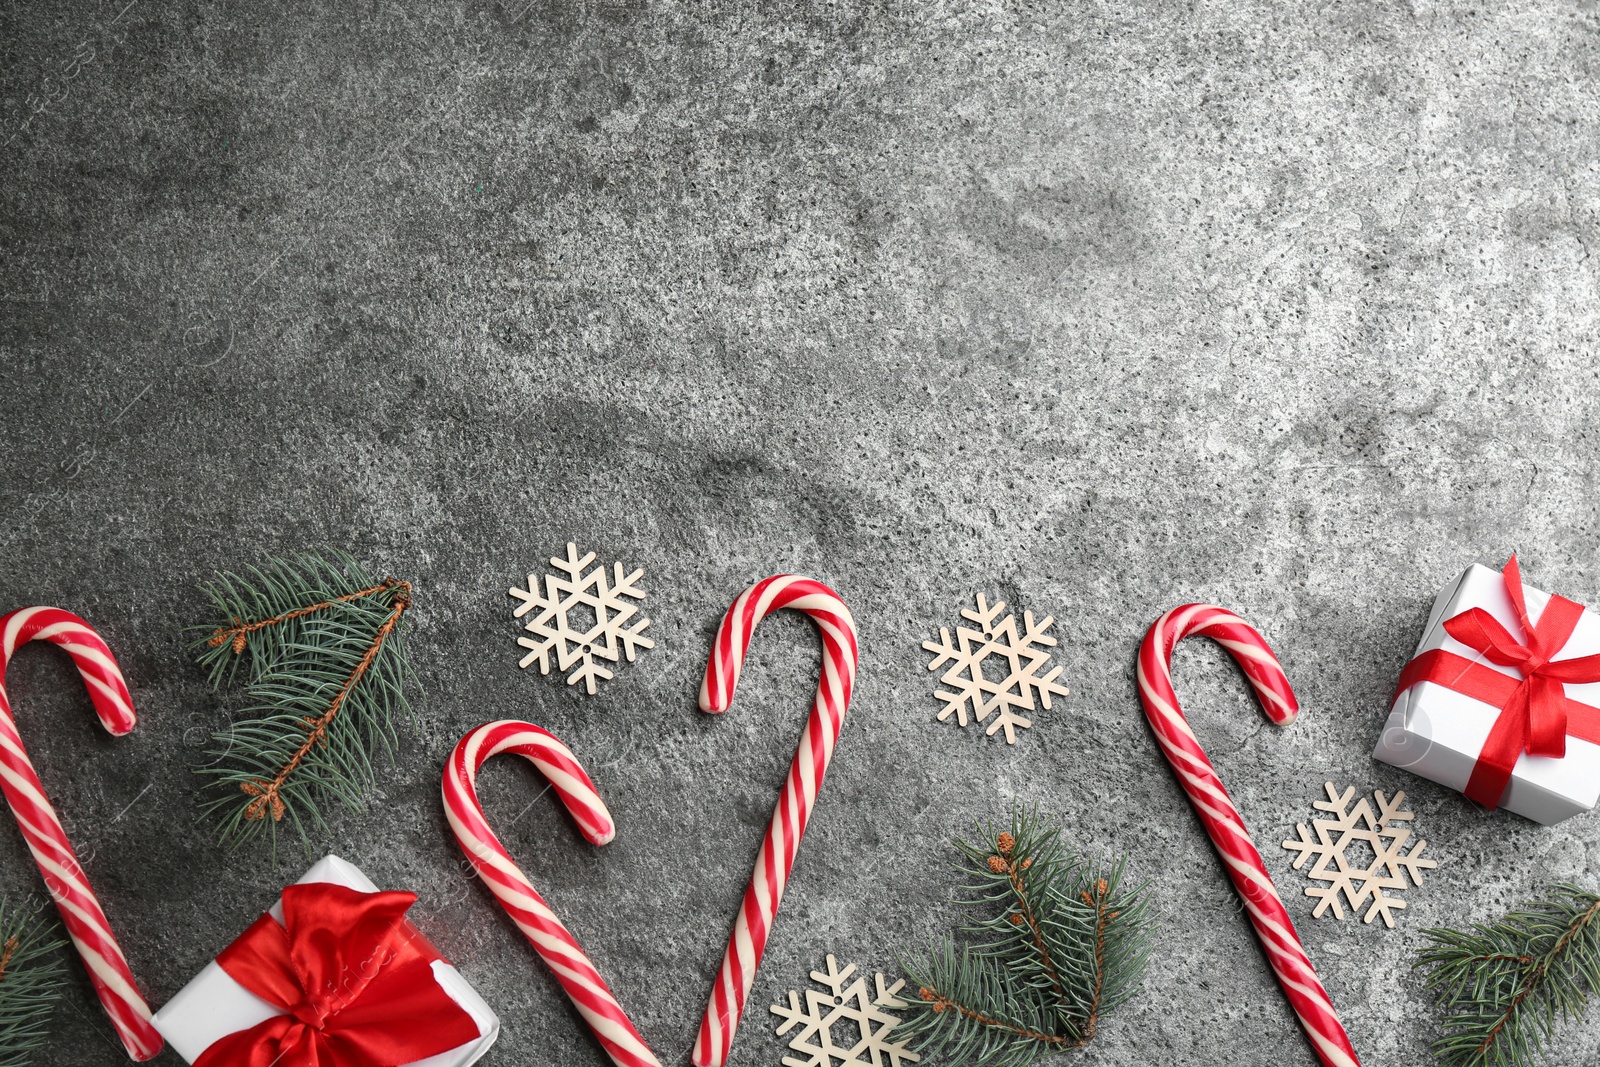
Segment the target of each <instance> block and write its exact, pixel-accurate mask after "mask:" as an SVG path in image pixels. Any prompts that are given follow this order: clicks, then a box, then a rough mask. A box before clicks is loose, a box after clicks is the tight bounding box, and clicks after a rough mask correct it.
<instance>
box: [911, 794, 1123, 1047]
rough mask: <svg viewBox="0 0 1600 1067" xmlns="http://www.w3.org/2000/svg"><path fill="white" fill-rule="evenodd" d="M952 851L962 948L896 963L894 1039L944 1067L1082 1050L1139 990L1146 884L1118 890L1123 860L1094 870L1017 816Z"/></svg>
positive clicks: (947, 943) (1043, 825) (1033, 821)
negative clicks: (901, 1017) (900, 988)
mask: <svg viewBox="0 0 1600 1067" xmlns="http://www.w3.org/2000/svg"><path fill="white" fill-rule="evenodd" d="M979 830H980V833H981V843H980V844H977V845H973V844H969V843H967V842H965V841H957V842H956V847H957V849H959V850H960V852H961V861H960V862H959V863H958V864H957V865H956V869H957V870H958V871H959V872H960V873H961V874H962V876H963V878H964V884H963V885H962V887H961V890H962V893H963V896H962V897H961V898H960V899H959V900H958V903H959V904H961V905H962V906H964V907H965V908H967V909H969V913H970V916H971V918H970V921H969V923H968V925H966V926H963V927H962V930H963V931H964V932H965V933H966V934H968V935H969V943H967V944H965V945H962V946H960V947H958V946H957V945H956V943H955V941H954V940H953V939H949V938H947V939H945V940H944V941H943V942H942V943H939V944H935V945H934V946H933V947H932V949H931V950H930V952H929V953H928V955H927V957H926V958H925V959H924V960H923V961H921V962H919V963H910V962H907V961H904V960H902V961H901V966H902V968H903V969H904V970H905V972H906V976H907V978H908V979H909V984H910V985H911V986H912V987H914V989H915V992H913V993H910V994H909V995H902V999H904V1000H905V1001H906V1002H907V1003H908V1004H909V1007H908V1008H907V1011H906V1019H905V1022H904V1023H903V1024H902V1025H901V1028H900V1029H899V1031H897V1032H904V1033H905V1034H907V1035H908V1037H910V1038H911V1040H912V1042H913V1045H914V1047H916V1048H917V1050H918V1051H919V1052H922V1053H925V1054H932V1055H935V1056H938V1057H940V1058H941V1060H942V1061H943V1062H946V1063H948V1064H950V1065H951V1067H1025V1065H1026V1064H1030V1063H1032V1062H1033V1061H1034V1060H1036V1059H1038V1058H1040V1057H1041V1056H1048V1055H1051V1054H1053V1053H1056V1052H1062V1051H1066V1050H1069V1049H1076V1048H1081V1047H1083V1046H1084V1045H1086V1044H1088V1043H1089V1042H1090V1041H1091V1040H1093V1039H1094V1036H1095V1032H1096V1029H1097V1028H1098V1026H1099V1024H1100V1020H1101V1019H1102V1018H1104V1016H1105V1015H1106V1014H1107V1013H1108V1012H1111V1011H1113V1010H1115V1009H1116V1008H1117V1007H1119V1006H1121V1005H1122V1004H1124V1003H1126V1002H1127V1000H1128V998H1130V997H1131V996H1133V994H1134V993H1135V992H1136V991H1137V990H1138V989H1139V986H1140V983H1141V982H1142V980H1143V977H1144V971H1145V967H1146V965H1147V963H1148V961H1149V951H1150V931H1151V917H1150V914H1149V907H1148V903H1147V897H1146V888H1147V887H1146V886H1145V885H1139V886H1136V887H1134V888H1132V889H1125V888H1123V885H1122V881H1123V873H1124V869H1125V866H1126V861H1125V860H1123V861H1119V862H1117V863H1116V864H1114V865H1112V866H1111V867H1109V868H1102V867H1099V866H1097V865H1095V864H1092V863H1090V862H1087V861H1085V860H1084V859H1082V858H1081V857H1079V856H1077V855H1076V854H1074V853H1072V852H1071V851H1069V850H1068V849H1067V848H1066V847H1065V846H1064V845H1063V844H1062V843H1061V841H1060V830H1059V828H1058V827H1055V826H1052V825H1050V824H1049V823H1048V822H1046V821H1045V820H1042V819H1040V818H1039V817H1038V815H1037V814H1036V813H1027V812H1022V811H1020V810H1019V811H1014V812H1013V813H1012V817H1011V828H1010V830H1009V831H1006V832H1004V833H996V832H995V830H994V828H993V826H989V827H987V828H985V827H980V828H979Z"/></svg>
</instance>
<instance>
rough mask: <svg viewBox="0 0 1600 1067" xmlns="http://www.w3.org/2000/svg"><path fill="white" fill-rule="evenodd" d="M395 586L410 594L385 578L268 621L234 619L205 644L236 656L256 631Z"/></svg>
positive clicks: (391, 580) (405, 583)
mask: <svg viewBox="0 0 1600 1067" xmlns="http://www.w3.org/2000/svg"><path fill="white" fill-rule="evenodd" d="M397 586H404V587H405V591H406V592H407V593H409V592H410V589H411V586H410V583H408V582H402V581H399V580H398V579H395V578H385V579H384V580H383V581H381V582H379V583H378V584H377V585H374V586H372V587H371V588H368V589H359V590H357V591H356V592H354V593H346V594H345V595H344V596H341V597H334V598H333V599H332V600H324V601H321V602H320V603H317V604H312V605H311V606H310V607H304V608H296V609H294V610H293V611H286V612H284V613H283V614H282V615H274V616H273V617H272V618H270V619H260V620H258V621H256V622H240V621H239V620H238V619H235V620H233V625H232V626H219V627H217V629H216V631H215V632H214V633H213V634H212V635H211V639H210V640H209V641H207V642H206V643H207V644H208V645H210V646H211V647H212V648H221V647H222V646H223V645H232V646H233V652H234V655H238V654H239V653H241V652H243V651H244V646H245V639H246V638H247V637H249V636H250V635H251V634H253V633H255V632H256V631H257V630H265V629H266V628H267V627H269V626H277V625H278V624H279V623H283V622H291V621H293V620H295V619H303V618H305V617H306V616H307V615H315V614H316V613H317V612H319V611H326V610H328V609H329V608H331V607H333V606H334V605H335V604H348V603H349V602H350V601H352V600H359V599H361V598H362V597H364V596H372V595H374V594H376V593H381V592H383V591H385V590H387V589H393V588H395V587H397Z"/></svg>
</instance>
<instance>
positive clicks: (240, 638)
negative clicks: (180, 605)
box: [192, 552, 412, 849]
mask: <svg viewBox="0 0 1600 1067" xmlns="http://www.w3.org/2000/svg"><path fill="white" fill-rule="evenodd" d="M202 588H203V589H204V591H205V592H206V593H207V594H208V595H209V596H210V598H211V601H212V603H213V604H215V605H216V607H217V610H218V611H219V613H220V614H221V620H220V621H219V622H218V623H217V624H215V625H212V626H204V627H195V628H194V631H195V632H196V633H197V634H198V636H197V638H196V640H195V641H194V643H193V646H192V647H193V648H194V649H195V650H196V652H197V659H198V661H199V663H200V665H201V666H202V667H205V668H206V669H207V671H208V672H209V673H210V677H211V683H212V685H213V686H214V687H221V686H222V685H224V684H227V683H230V682H232V681H233V680H234V679H235V678H236V677H237V676H238V675H239V673H240V672H241V671H243V674H244V680H245V681H244V684H245V697H246V707H245V709H244V711H243V712H241V714H240V716H239V717H238V718H236V719H235V721H234V722H232V723H231V724H230V725H228V726H227V727H226V728H225V729H222V730H219V731H218V732H217V733H216V734H214V735H213V738H212V739H213V742H214V746H213V748H212V749H211V751H210V753H209V755H210V756H211V757H212V758H211V762H210V763H208V764H207V765H206V766H204V767H202V768H200V770H199V773H200V774H202V775H205V776H207V777H209V778H211V779H212V780H213V782H214V784H215V786H216V790H215V794H214V796H213V797H212V799H211V800H210V801H209V802H207V803H206V804H205V806H204V809H203V810H204V812H205V814H206V815H208V816H210V817H213V818H216V819H218V820H219V833H220V836H221V837H222V838H223V840H225V841H229V842H231V843H239V842H242V841H244V840H247V839H252V838H256V837H259V836H261V835H263V834H270V835H271V837H272V840H273V843H274V847H276V842H277V833H278V827H279V824H280V823H287V824H288V825H290V826H292V827H293V828H294V830H295V832H296V833H297V834H298V835H299V836H300V838H301V840H302V841H303V842H304V843H305V844H306V846H307V848H308V849H309V848H310V845H311V839H312V836H313V834H315V833H320V832H322V831H325V830H326V829H327V823H326V821H325V820H324V815H323V811H324V809H325V808H326V807H328V806H329V805H332V804H341V805H343V806H345V807H346V808H349V809H351V810H361V809H362V808H364V807H365V804H366V796H367V794H368V792H369V791H370V790H371V789H372V788H373V786H374V785H375V784H376V781H377V771H376V769H375V766H374V761H375V758H376V757H378V756H379V755H380V754H381V755H383V756H385V757H387V758H388V759H390V760H391V761H392V759H393V756H394V749H395V745H396V743H397V736H396V729H395V721H396V719H397V718H404V719H407V720H409V718H410V713H411V705H410V702H409V700H408V699H407V696H406V693H407V690H408V688H409V686H410V685H411V682H412V675H411V669H410V666H409V664H408V661H407V659H406V654H405V643H404V639H403V637H402V630H403V629H404V625H405V622H404V613H405V610H406V608H407V607H409V605H410V589H411V587H410V585H409V584H408V583H405V582H400V581H396V580H395V579H385V580H384V581H382V582H379V581H377V580H375V579H374V578H373V577H372V576H371V575H370V574H369V573H368V572H367V571H366V570H365V569H364V568H363V567H362V566H361V565H360V564H358V563H357V562H356V561H355V560H354V559H352V558H351V557H350V556H348V555H346V554H345V553H342V552H335V553H329V554H328V555H327V556H322V555H316V554H310V553H307V554H304V555H300V556H295V557H291V558H287V559H280V558H276V557H274V558H271V559H269V560H268V561H267V562H266V564H265V565H264V566H261V567H250V568H248V569H247V572H246V575H244V576H241V575H238V574H232V573H224V574H219V575H218V576H217V579H216V581H215V582H214V583H212V584H211V585H209V586H203V587H202ZM308 609H310V610H308ZM352 679H355V681H354V684H351V682H352Z"/></svg>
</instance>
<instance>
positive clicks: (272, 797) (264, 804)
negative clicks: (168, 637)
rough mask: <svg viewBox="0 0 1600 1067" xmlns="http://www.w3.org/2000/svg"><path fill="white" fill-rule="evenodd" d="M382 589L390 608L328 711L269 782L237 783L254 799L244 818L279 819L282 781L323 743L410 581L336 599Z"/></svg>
mask: <svg viewBox="0 0 1600 1067" xmlns="http://www.w3.org/2000/svg"><path fill="white" fill-rule="evenodd" d="M386 589H393V590H395V594H394V607H393V609H392V610H391V611H390V612H389V617H388V618H386V619H384V620H383V623H382V625H380V626H379V627H378V631H377V633H375V634H374V635H373V637H372V644H370V645H368V646H367V651H366V652H365V653H364V654H363V655H362V657H361V662H359V663H357V664H356V665H355V669H354V670H352V671H351V672H350V677H348V678H346V679H345V682H344V685H342V686H340V687H339V691H338V692H337V693H335V694H334V695H333V700H332V701H331V702H330V703H329V704H328V710H327V711H325V712H323V713H322V714H321V715H319V716H318V717H317V718H315V719H306V720H305V724H306V739H305V740H304V741H303V742H301V744H300V747H299V748H297V749H295V752H294V755H293V756H290V757H289V761H288V762H287V763H285V764H284V765H283V767H282V768H281V769H280V770H279V771H278V774H277V776H276V777H275V778H273V779H272V781H270V782H269V781H267V780H266V779H264V778H256V779H253V780H251V781H248V782H242V783H240V785H239V788H240V790H241V791H243V792H244V793H246V794H247V795H249V796H252V797H254V798H255V799H254V800H252V801H251V802H250V803H249V804H247V805H246V806H245V809H244V817H245V818H246V819H250V820H256V819H264V818H266V816H267V812H268V811H271V812H272V821H273V822H282V821H283V815H284V812H285V810H286V805H285V804H284V802H283V798H282V797H281V796H280V795H279V793H280V792H281V791H282V789H283V784H284V783H285V782H287V781H288V780H289V776H290V775H291V774H293V773H294V772H295V771H296V770H297V769H299V767H300V764H301V762H302V761H304V760H305V758H306V756H308V755H310V754H311V750H312V749H313V748H315V747H316V746H317V745H319V744H322V743H324V742H325V740H326V738H327V734H328V727H329V726H331V725H332V724H333V720H334V719H335V718H336V717H337V716H338V714H339V709H340V708H342V707H343V706H344V701H345V698H346V697H347V696H349V695H350V691H351V690H352V689H354V688H355V687H356V683H358V682H360V681H361V679H362V677H363V676H364V675H365V674H366V673H367V669H368V668H369V667H371V666H372V664H373V661H374V660H376V659H377V658H378V650H379V649H381V648H382V647H383V643H384V642H385V641H386V640H388V638H389V635H390V634H391V633H393V632H394V628H395V625H396V624H397V623H399V621H400V616H402V615H404V614H405V611H406V609H407V608H409V607H410V606H411V583H410V582H404V581H400V580H399V579H397V578H385V579H384V580H383V582H382V584H380V585H375V586H373V587H372V588H371V589H366V590H363V591H362V592H360V593H351V594H350V596H348V597H340V598H339V601H345V600H349V599H351V598H353V597H357V596H367V595H371V594H373V593H377V592H381V591H383V590H386ZM339 601H333V600H329V601H325V602H324V603H323V604H321V605H315V606H313V607H312V608H305V609H302V610H301V611H300V612H299V613H298V614H301V615H304V614H310V612H311V611H313V610H320V609H321V608H324V607H327V606H329V605H331V604H335V603H338V602H339ZM296 615H297V613H296V612H288V613H286V614H284V615H280V616H278V617H277V619H276V620H267V621H268V622H272V621H278V622H282V621H284V620H286V619H288V618H291V617H294V616H296ZM251 625H252V626H256V628H258V629H259V628H260V624H255V623H252V624H251ZM223 632H224V631H221V630H219V631H218V633H219V634H221V633H223ZM211 640H212V644H213V645H214V646H220V645H221V644H222V642H221V641H218V640H217V638H216V637H215V636H213V637H212V639H211ZM233 640H234V641H235V643H236V644H237V642H238V641H240V640H242V637H236V638H234V639H233Z"/></svg>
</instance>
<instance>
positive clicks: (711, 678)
mask: <svg viewBox="0 0 1600 1067" xmlns="http://www.w3.org/2000/svg"><path fill="white" fill-rule="evenodd" d="M780 608H794V609H795V610H796V611H803V612H805V613H806V614H807V615H809V616H811V618H812V619H813V620H814V621H815V622H816V624H817V628H818V630H820V631H821V633H822V677H821V679H820V680H819V681H818V683H817V697H816V700H815V702H814V703H813V704H812V706H811V715H810V717H809V718H808V719H807V720H806V728H805V731H804V732H803V733H802V734H801V735H800V747H799V748H798V749H797V750H796V751H795V754H794V763H793V764H792V765H791V766H790V768H789V778H788V780H787V781H786V782H785V783H784V787H783V792H782V793H781V794H780V795H779V797H778V806H777V807H776V808H775V809H774V810H773V812H772V824H771V825H770V826H768V827H767V836H766V839H765V840H764V841H763V842H762V844H761V852H760V853H759V854H758V855H757V856H756V866H755V870H754V871H752V872H751V874H750V886H749V888H747V889H746V890H745V892H744V902H743V904H742V905H741V906H740V908H739V917H738V918H737V919H736V920H735V921H734V926H733V934H732V936H730V937H729V938H728V950H727V952H726V953H725V954H724V955H723V957H722V968H721V970H719V971H718V972H717V979H716V982H715V984H714V985H713V986H712V987H711V999H710V1001H709V1002H708V1003H707V1004H706V1013H705V1016H704V1018H702V1019H701V1021H700V1036H699V1038H698V1039H696V1041H695V1045H694V1062H695V1064H696V1067H722V1064H723V1063H724V1062H726V1061H727V1058H728V1050H729V1048H730V1047H731V1046H732V1045H733V1035H734V1033H735V1032H736V1031H737V1030H738V1029H739V1017H740V1016H741V1015H743V1014H744V1002H745V1000H746V998H748V997H749V996H750V987H751V985H753V984H754V983H755V980H756V968H757V967H759V966H760V965H761V956H762V953H763V952H765V951H766V947H767V935H768V933H770V932H771V930H772V920H773V918H774V917H775V916H776V915H777V914H778V904H779V902H780V901H781V900H782V899H783V887H784V885H785V883H787V882H788V880H789V871H790V870H791V869H792V868H793V867H794V858H795V853H797V852H798V851H799V849H800V838H801V837H802V836H803V835H804V834H805V832H806V821H807V820H808V819H809V818H810V817H811V806H812V805H813V804H815V803H816V800H817V789H818V788H819V787H821V785H822V776H823V775H824V774H825V773H827V770H828V760H830V759H831V758H832V757H833V748H834V745H835V744H837V743H838V740H839V730H840V728H841V727H843V726H844V713H845V709H846V708H848V707H849V706H850V687H851V685H852V683H853V682H854V681H855V675H856V658H857V655H856V624H855V620H854V619H853V618H851V617H850V609H849V608H847V607H845V604H844V601H843V600H840V599H839V594H837V593H835V592H834V591H833V590H832V589H829V588H828V587H827V586H825V585H823V584H822V583H821V582H818V581H815V580H813V579H811V578H804V577H801V576H800V575H798V574H780V575H777V576H776V577H772V578H768V579H767V580H766V581H764V582H758V583H756V584H755V585H753V586H751V587H750V588H749V589H746V590H745V591H744V592H743V593H741V594H740V595H739V599H738V600H735V601H734V602H733V606H732V607H731V608H729V609H728V614H727V615H725V616H723V619H722V626H721V628H720V629H718V630H717V640H716V644H715V645H714V646H712V650H711V661H710V662H709V663H708V664H707V665H706V677H705V681H704V682H703V683H702V684H701V686H700V710H701V711H708V712H712V713H714V714H715V713H720V712H724V711H727V710H728V704H729V702H730V701H732V699H733V691H734V688H735V687H736V686H737V685H738V684H739V669H740V667H742V666H743V665H744V656H745V652H746V650H748V649H749V647H750V635H751V634H752V633H753V632H754V631H755V628H756V624H757V623H759V622H760V621H761V620H762V619H764V618H766V617H767V616H768V615H770V614H771V613H772V612H774V611H777V610H779V609H780Z"/></svg>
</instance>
